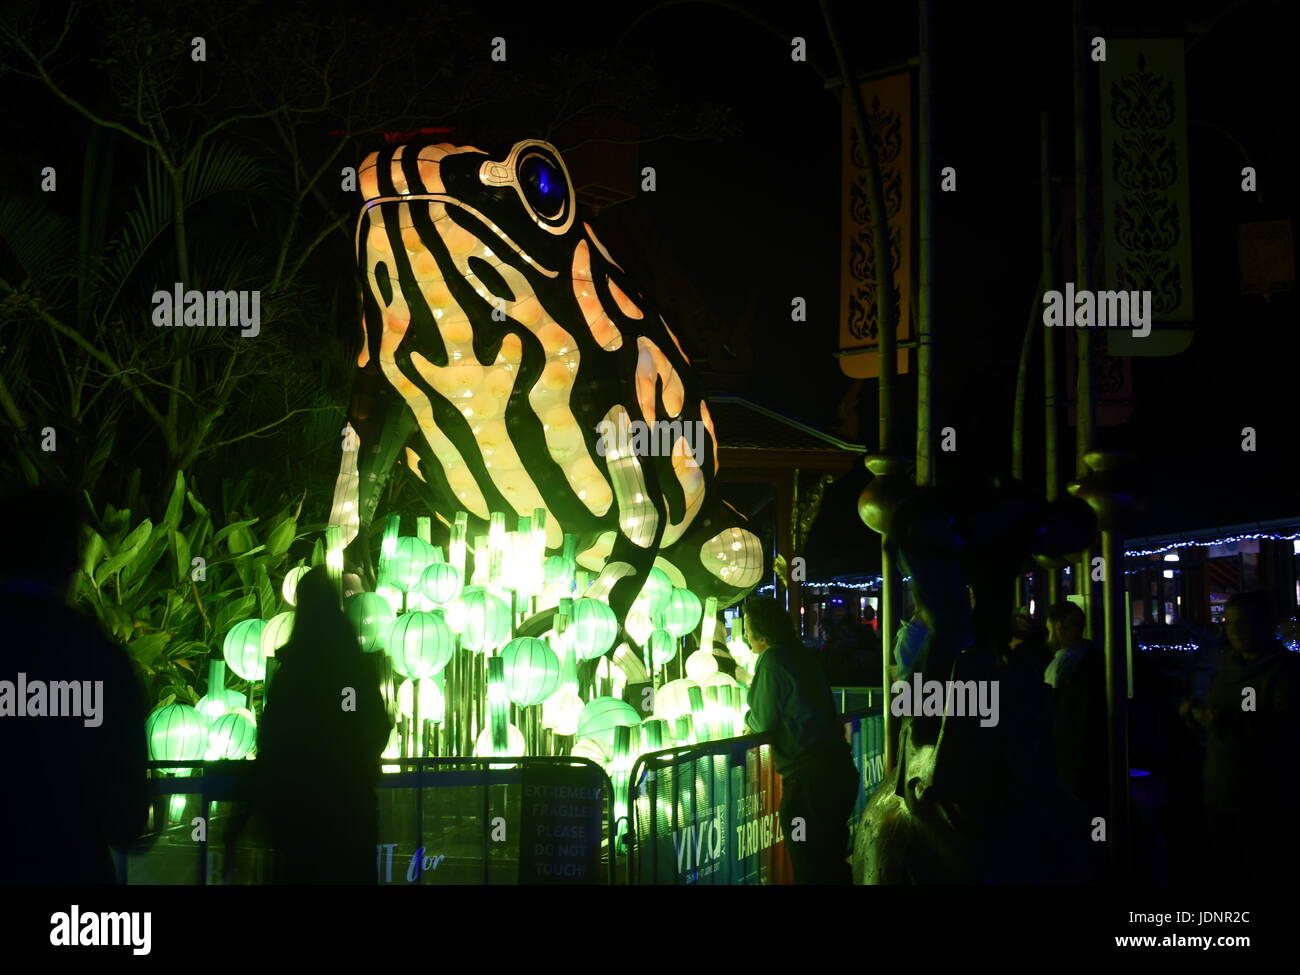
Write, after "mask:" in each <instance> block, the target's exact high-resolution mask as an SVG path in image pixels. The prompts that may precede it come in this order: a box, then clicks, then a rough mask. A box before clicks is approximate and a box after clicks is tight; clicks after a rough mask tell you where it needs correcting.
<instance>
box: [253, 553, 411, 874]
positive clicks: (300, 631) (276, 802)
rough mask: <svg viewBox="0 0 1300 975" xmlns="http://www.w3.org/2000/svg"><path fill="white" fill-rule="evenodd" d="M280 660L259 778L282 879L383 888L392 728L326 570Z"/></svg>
mask: <svg viewBox="0 0 1300 975" xmlns="http://www.w3.org/2000/svg"><path fill="white" fill-rule="evenodd" d="M276 660H277V661H278V664H279V666H278V668H277V669H276V671H275V675H274V676H273V677H272V679H271V682H270V685H269V687H268V689H267V700H266V709H265V711H264V713H263V715H262V727H261V733H260V739H259V742H258V765H259V769H258V775H257V780H258V787H257V797H258V804H259V806H260V807H261V809H262V811H263V813H264V815H265V816H266V817H267V819H268V821H269V825H270V830H271V838H272V842H273V843H274V844H275V849H276V854H277V858H276V880H277V882H278V883H290V884H330V883H333V884H366V883H375V882H376V871H375V846H376V844H377V843H378V836H377V834H378V830H379V812H378V802H377V799H376V796H375V787H376V786H377V785H378V781H379V757H380V753H381V752H382V751H383V750H384V746H385V745H386V744H387V742H388V735H389V731H390V729H391V726H392V722H391V721H390V719H389V716H388V712H387V710H386V708H385V706H384V700H383V697H382V696H381V695H380V693H379V681H378V676H377V674H376V672H375V670H374V667H373V664H372V663H371V661H370V660H369V659H368V658H367V657H366V656H365V655H364V654H363V653H362V651H361V647H360V644H359V643H358V641H357V634H356V630H355V629H353V627H352V624H351V622H350V621H349V620H348V618H347V617H346V616H345V615H344V614H343V610H342V608H341V607H340V604H339V597H338V594H337V592H336V591H335V589H334V585H333V583H332V582H331V581H330V578H329V575H328V573H327V571H326V569H325V567H324V566H318V567H317V568H315V569H312V570H311V571H310V572H308V573H307V574H306V575H305V576H303V577H302V580H301V581H300V582H299V583H298V605H297V610H296V612H295V615H294V628H293V635H292V636H291V637H290V639H289V642H288V643H286V644H285V645H284V646H283V647H281V648H280V649H279V650H277V651H276Z"/></svg>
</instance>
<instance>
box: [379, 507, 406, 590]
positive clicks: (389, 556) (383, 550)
mask: <svg viewBox="0 0 1300 975" xmlns="http://www.w3.org/2000/svg"><path fill="white" fill-rule="evenodd" d="M401 528H402V519H401V518H400V517H399V516H398V515H389V516H388V517H387V518H386V519H385V520H384V538H383V541H382V542H381V543H380V545H379V573H378V575H379V579H378V584H379V585H380V586H388V585H391V582H390V581H389V576H388V574H389V570H390V567H391V565H392V561H393V556H394V555H395V554H396V553H397V533H398V532H399V531H401Z"/></svg>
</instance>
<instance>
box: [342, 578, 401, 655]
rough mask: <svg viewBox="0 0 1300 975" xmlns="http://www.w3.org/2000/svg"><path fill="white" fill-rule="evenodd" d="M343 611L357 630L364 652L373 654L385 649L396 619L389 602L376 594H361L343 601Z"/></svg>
mask: <svg viewBox="0 0 1300 975" xmlns="http://www.w3.org/2000/svg"><path fill="white" fill-rule="evenodd" d="M343 610H344V612H345V613H347V617H348V619H350V620H351V621H352V625H353V626H355V627H356V628H357V639H358V640H359V641H360V643H361V649H362V650H365V651H366V652H367V653H373V652H374V651H376V650H382V649H384V638H385V637H386V636H387V635H388V629H389V627H391V626H392V625H393V620H394V619H395V618H396V617H395V615H394V613H393V607H392V606H390V605H388V600H386V599H385V598H384V597H383V596H381V595H379V594H378V593H375V592H359V593H357V594H356V595H355V596H349V597H348V598H347V599H345V600H343Z"/></svg>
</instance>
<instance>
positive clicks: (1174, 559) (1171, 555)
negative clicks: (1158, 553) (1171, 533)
mask: <svg viewBox="0 0 1300 975" xmlns="http://www.w3.org/2000/svg"><path fill="white" fill-rule="evenodd" d="M1165 561H1166V562H1178V561H1179V555H1178V553H1177V552H1170V553H1169V554H1168V555H1166V556H1165Z"/></svg>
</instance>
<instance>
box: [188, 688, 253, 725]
mask: <svg viewBox="0 0 1300 975" xmlns="http://www.w3.org/2000/svg"><path fill="white" fill-rule="evenodd" d="M247 701H248V698H246V697H245V696H244V695H243V694H240V693H239V691H232V690H230V689H229V688H225V687H223V688H221V689H220V690H212V691H208V693H206V694H204V695H203V696H202V697H201V698H199V703H198V704H196V705H195V708H196V709H197V710H198V712H199V714H201V715H203V716H204V717H205V718H207V719H208V720H209V721H215V720H216V719H217V718H219V717H221V716H222V715H223V714H226V713H227V712H229V711H233V710H235V708H242V707H243V706H244V705H245V704H246V703H247Z"/></svg>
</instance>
